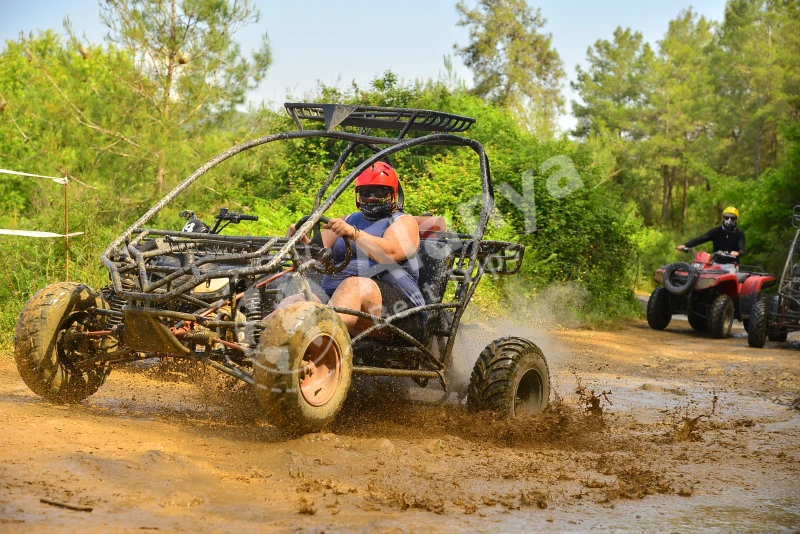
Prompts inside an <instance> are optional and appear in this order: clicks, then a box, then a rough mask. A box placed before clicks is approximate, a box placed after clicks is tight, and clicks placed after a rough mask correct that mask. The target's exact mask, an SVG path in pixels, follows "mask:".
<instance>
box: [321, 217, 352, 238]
mask: <svg viewBox="0 0 800 534" xmlns="http://www.w3.org/2000/svg"><path fill="white" fill-rule="evenodd" d="M324 228H325V229H326V230H330V231H332V232H333V233H334V234H336V235H337V236H339V237H349V238H351V239H352V238H353V237H354V236H355V235H356V229H355V227H353V226H351V225H349V224H347V223H346V222H345V221H344V219H331V220H330V222H328V224H326V225H325V227H324Z"/></svg>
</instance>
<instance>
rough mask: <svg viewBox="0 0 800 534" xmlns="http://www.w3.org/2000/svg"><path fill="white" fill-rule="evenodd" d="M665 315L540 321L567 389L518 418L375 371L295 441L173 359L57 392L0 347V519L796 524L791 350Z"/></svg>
mask: <svg viewBox="0 0 800 534" xmlns="http://www.w3.org/2000/svg"><path fill="white" fill-rule="evenodd" d="M492 328H494V330H495V331H493V330H492ZM670 328H671V329H673V330H671V331H665V332H652V331H650V330H649V329H644V328H640V327H639V326H637V325H634V326H632V327H630V328H626V329H623V330H621V331H618V332H587V331H578V330H568V329H557V328H556V329H553V334H552V335H550V336H546V335H543V334H542V333H541V330H540V329H537V335H538V336H539V339H536V338H535V337H534V336H533V335H531V336H530V337H532V338H534V339H535V340H536V341H537V342H538V343H540V344H541V345H542V346H543V348H544V350H545V353H546V354H548V358H549V361H550V366H551V372H552V375H553V378H554V385H555V390H556V392H557V393H558V397H559V398H560V399H561V400H560V402H558V401H556V402H554V403H553V407H552V409H551V410H550V411H548V412H547V413H545V414H543V415H541V416H538V417H534V418H531V419H529V420H526V421H522V422H518V423H515V424H509V423H506V422H502V421H495V420H493V418H492V417H490V416H487V415H473V414H470V413H468V412H467V411H466V410H465V409H464V408H463V406H461V405H460V404H459V401H460V399H459V395H458V388H457V387H456V388H454V389H455V390H456V391H455V392H454V393H451V394H450V395H448V397H447V399H443V398H442V397H444V394H443V392H441V391H438V392H437V391H435V389H430V390H411V391H409V390H408V389H407V388H404V387H394V388H387V387H385V385H378V386H374V384H373V387H363V388H359V390H358V391H357V392H355V393H354V394H353V395H352V396H351V398H350V399H349V401H348V404H347V406H346V408H345V410H344V412H343V413H342V414H341V417H340V418H339V419H338V420H337V421H336V423H335V424H334V425H332V427H331V428H329V429H327V430H326V431H325V432H322V433H319V434H312V435H308V436H304V437H302V438H299V439H294V440H287V439H285V438H284V437H283V436H282V435H281V434H280V432H279V431H277V430H276V429H275V428H273V427H272V426H270V425H269V423H268V422H267V421H264V420H263V419H261V418H260V417H259V416H258V413H257V410H254V409H253V407H252V406H251V405H250V404H249V402H250V401H252V399H248V396H247V393H246V392H243V391H238V390H237V391H235V392H234V393H233V394H230V395H226V394H225V392H226V389H225V387H226V385H225V384H220V387H219V388H215V387H212V386H213V384H214V382H213V381H211V382H209V381H207V380H206V381H204V382H201V386H202V387H197V385H195V384H193V383H191V382H190V381H188V380H187V378H186V376H185V375H184V374H182V373H181V372H180V370H175V369H163V370H159V368H158V367H145V368H133V369H130V370H125V371H121V372H115V373H112V375H111V377H110V378H109V381H108V382H107V384H106V385H105V386H104V387H103V388H102V389H101V390H100V392H98V394H97V395H95V396H94V397H92V398H91V399H90V400H89V401H87V402H85V403H83V404H80V405H74V406H68V407H64V406H54V405H50V404H48V403H45V402H42V401H41V400H39V399H37V398H36V397H35V396H34V395H32V394H31V393H30V392H28V390H27V388H26V387H25V386H24V384H23V383H22V382H21V380H19V378H18V376H17V375H16V371H15V369H14V367H13V360H12V359H10V358H8V357H6V356H0V425H2V428H3V429H4V432H2V433H0V531H13V532H16V531H30V530H44V531H67V532H69V531H77V530H81V531H87V530H88V531H130V530H139V529H143V528H144V529H159V530H164V531H183V530H193V531H197V532H212V531H237V532H238V531H253V532H264V531H275V532H296V531H300V532H321V531H325V532H352V531H358V532H445V531H447V532H453V531H454V530H455V529H458V530H469V531H477V532H530V531H535V530H555V531H587V530H599V531H642V530H645V531H663V532H685V531H697V530H708V531H712V532H714V531H717V532H731V531H749V532H781V531H787V532H795V531H797V529H798V527H799V526H800V509H798V505H797V503H798V502H800V499H798V496H800V477H798V475H799V474H800V470H799V469H798V466H799V465H800V415H799V414H800V412H798V411H797V410H793V409H792V408H791V406H790V405H789V404H787V403H784V402H782V401H781V399H785V398H793V396H797V393H798V391H797V386H798V381H797V379H796V377H797V376H800V355H795V354H793V353H790V352H788V351H786V350H785V349H783V348H776V347H770V348H767V349H765V350H764V351H752V350H749V351H748V350H746V349H743V348H742V347H740V344H741V340H739V339H736V338H732V339H728V340H721V341H712V340H704V339H702V338H698V337H695V336H691V335H687V334H688V332H684V331H683V330H682V329H681V328H682V326H681V325H680V324H679V325H677V326H672V325H671V326H670ZM505 329H506V325H500V326H495V327H478V328H474V329H473V332H474V333H476V337H482V338H486V339H488V340H489V341H490V340H491V339H493V338H494V337H498V336H495V334H496V331H505ZM521 330H523V329H521ZM487 332H488V333H487ZM515 333H519V334H523V333H524V332H522V331H519V332H515ZM465 338H466V341H468V342H469V343H468V344H471V345H472V346H469V347H466V348H462V349H460V350H462V351H464V352H467V351H472V352H475V351H476V349H475V347H480V346H482V345H481V342H482V341H481V339H471V338H467V337H466V336H465ZM487 343H488V341H487ZM469 359H472V360H474V355H473V356H472V357H471V358H469ZM457 368H458V366H457ZM468 371H469V365H468V364H466V363H463V364H462V365H461V367H460V372H461V376H462V377H463V375H464V374H466V375H467V376H468ZM759 373H760V374H759ZM195 378H196V377H195ZM458 383H459V382H458V379H457V378H456V379H454V385H455V386H457V385H458ZM394 385H395V386H398V385H399V384H396V383H395V384H394ZM715 397H716V400H714V398H715ZM687 421H695V422H694V424H693V425H692V426H691V429H690V430H688V431H686V429H687ZM681 430H684V432H683V433H681ZM41 499H48V500H52V501H57V502H63V503H70V504H74V505H80V506H84V507H91V508H92V511H91V512H78V511H73V510H68V509H63V508H57V507H54V506H51V505H48V504H45V503H43V502H41Z"/></svg>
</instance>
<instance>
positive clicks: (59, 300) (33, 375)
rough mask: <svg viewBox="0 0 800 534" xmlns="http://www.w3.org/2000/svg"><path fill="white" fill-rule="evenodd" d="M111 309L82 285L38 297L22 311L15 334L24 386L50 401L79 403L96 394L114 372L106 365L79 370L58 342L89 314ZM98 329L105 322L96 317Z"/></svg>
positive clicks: (52, 287) (60, 286) (51, 290)
mask: <svg viewBox="0 0 800 534" xmlns="http://www.w3.org/2000/svg"><path fill="white" fill-rule="evenodd" d="M92 307H97V308H108V306H107V305H106V304H105V302H104V301H103V299H102V297H101V296H100V293H99V292H97V291H93V290H92V289H90V288H89V287H87V286H85V285H82V284H75V283H70V282H61V283H57V284H52V285H49V286H47V287H46V288H44V289H42V290H41V291H39V292H38V293H36V294H35V295H34V296H33V298H31V299H30V300H29V301H28V303H27V304H25V307H24V308H23V309H22V312H21V313H20V316H19V320H18V321H17V328H16V332H15V335H14V359H15V360H16V363H17V369H18V370H19V374H20V375H21V376H22V380H23V381H25V384H27V385H28V387H29V388H30V389H31V391H33V392H34V393H36V394H37V395H39V396H41V397H44V398H45V399H46V400H48V401H51V402H57V403H69V402H78V401H81V400H83V399H85V398H86V397H88V396H90V395H92V394H93V393H94V392H96V391H97V390H98V388H99V387H100V386H102V385H103V382H105V380H106V377H107V376H108V374H109V373H110V372H111V367H110V366H108V365H97V366H95V367H92V368H90V369H85V370H77V369H75V368H74V367H73V366H72V364H71V362H70V360H69V357H68V355H67V353H66V351H65V350H63V348H62V346H61V344H60V335H61V333H62V332H63V330H64V329H65V328H66V327H67V324H68V323H69V322H70V321H71V320H72V319H76V318H79V317H83V318H84V319H89V320H92V319H91V317H92V316H91V315H90V314H88V313H86V310H88V309H89V308H92ZM96 322H97V325H98V326H101V325H102V323H101V321H100V319H99V318H96Z"/></svg>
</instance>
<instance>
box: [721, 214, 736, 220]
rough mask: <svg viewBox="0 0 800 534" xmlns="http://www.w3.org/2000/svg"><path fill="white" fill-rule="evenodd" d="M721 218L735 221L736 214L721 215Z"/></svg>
mask: <svg viewBox="0 0 800 534" xmlns="http://www.w3.org/2000/svg"><path fill="white" fill-rule="evenodd" d="M722 218H723V219H725V220H726V221H735V220H736V215H723V216H722Z"/></svg>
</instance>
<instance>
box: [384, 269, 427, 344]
mask: <svg viewBox="0 0 800 534" xmlns="http://www.w3.org/2000/svg"><path fill="white" fill-rule="evenodd" d="M373 281H374V282H375V283H376V284H377V285H378V289H379V290H380V291H381V302H382V303H383V314H382V315H383V317H388V316H390V315H394V314H396V313H400V312H402V311H405V310H409V309H411V308H413V307H414V305H413V304H412V303H411V301H410V300H409V299H408V297H406V296H405V295H404V294H403V293H402V292H401V291H400V290H399V289H397V288H396V287H394V286H393V285H391V284H389V283H387V282H384V281H383V280H375V279H374V278H373ZM392 324H393V325H395V326H397V327H398V328H399V329H400V330H403V331H404V332H407V333H409V334H411V336H412V337H413V338H415V339H416V340H418V341H422V340H423V338H424V337H425V321H424V320H423V318H422V314H421V313H415V314H414V315H412V316H410V317H404V318H403V319H399V320H396V321H392ZM401 340H402V338H401V337H400V336H397V335H394V336H393V341H398V342H399V341H401ZM402 341H403V342H407V341H405V340H402Z"/></svg>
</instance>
